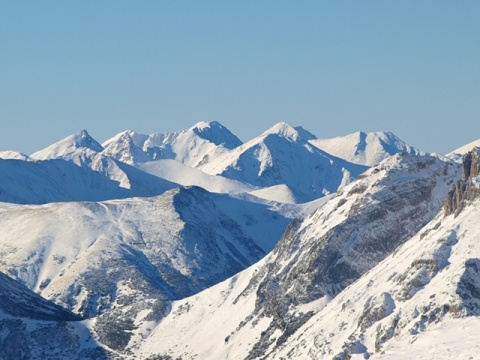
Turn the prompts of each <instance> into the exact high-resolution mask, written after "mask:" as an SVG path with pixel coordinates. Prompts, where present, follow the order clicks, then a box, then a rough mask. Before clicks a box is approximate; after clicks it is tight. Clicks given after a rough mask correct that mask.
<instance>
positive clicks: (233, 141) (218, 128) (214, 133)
mask: <svg viewBox="0 0 480 360" xmlns="http://www.w3.org/2000/svg"><path fill="white" fill-rule="evenodd" d="M190 130H191V131H193V132H194V133H195V134H196V135H197V136H199V137H201V138H202V139H204V140H208V141H210V142H212V143H214V144H215V145H223V146H224V147H225V148H227V149H234V148H236V147H237V146H240V145H242V142H241V141H240V139H239V138H238V137H236V136H235V135H234V134H233V133H232V132H231V131H230V130H228V129H227V128H226V127H225V126H223V125H222V124H220V123H219V122H218V121H210V122H206V121H200V122H199V123H197V124H195V125H194V126H192V127H191V128H190Z"/></svg>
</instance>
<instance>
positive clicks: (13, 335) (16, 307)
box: [0, 273, 109, 360]
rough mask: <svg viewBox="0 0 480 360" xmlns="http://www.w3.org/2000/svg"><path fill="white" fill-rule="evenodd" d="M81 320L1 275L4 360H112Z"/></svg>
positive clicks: (0, 350)
mask: <svg viewBox="0 0 480 360" xmlns="http://www.w3.org/2000/svg"><path fill="white" fill-rule="evenodd" d="M79 320H80V318H79V317H78V316H76V315H74V314H72V313H71V312H69V311H67V310H65V309H63V308H61V307H60V306H58V305H55V304H53V303H52V302H50V301H47V300H45V299H43V298H42V297H40V296H39V295H37V294H35V293H34V292H33V291H31V290H29V289H28V288H26V287H25V286H23V285H21V284H20V283H18V282H17V281H15V280H13V279H11V278H9V277H8V276H6V275H5V274H3V273H0V359H5V360H14V359H75V358H76V359H86V360H88V359H98V360H100V359H108V358H109V355H108V351H106V350H104V349H102V348H101V347H99V346H98V344H97V343H96V342H95V340H94V339H93V337H92V333H91V332H90V330H89V328H88V324H86V323H84V322H80V321H79Z"/></svg>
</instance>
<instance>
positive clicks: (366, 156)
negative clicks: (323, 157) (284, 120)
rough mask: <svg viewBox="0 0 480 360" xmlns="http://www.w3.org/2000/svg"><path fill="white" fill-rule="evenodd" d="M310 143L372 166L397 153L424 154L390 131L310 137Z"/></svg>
mask: <svg viewBox="0 0 480 360" xmlns="http://www.w3.org/2000/svg"><path fill="white" fill-rule="evenodd" d="M310 143H311V144H312V145H314V146H316V147H318V148H319V149H322V150H324V151H326V152H327V153H329V154H332V155H334V156H336V157H339V158H341V159H344V160H346V161H350V162H352V163H355V164H361V165H368V166H374V165H377V164H378V163H380V162H381V161H382V160H385V159H386V158H387V157H390V156H391V155H394V154H398V153H406V154H412V155H425V153H424V152H422V151H420V150H418V149H415V148H414V147H412V146H410V145H408V144H407V143H405V142H404V141H402V140H400V139H399V138H398V137H397V136H395V135H394V134H392V133H391V132H389V131H387V132H370V133H364V132H362V131H359V132H356V133H353V134H349V135H345V136H339V137H335V138H330V139H312V140H310Z"/></svg>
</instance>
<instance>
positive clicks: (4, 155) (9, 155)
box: [0, 150, 29, 160]
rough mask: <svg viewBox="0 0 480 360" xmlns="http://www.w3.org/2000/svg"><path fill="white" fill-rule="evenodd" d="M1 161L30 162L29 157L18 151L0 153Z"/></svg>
mask: <svg viewBox="0 0 480 360" xmlns="http://www.w3.org/2000/svg"><path fill="white" fill-rule="evenodd" d="M0 159H15V160H29V157H28V156H27V155H25V154H22V153H20V152H18V151H12V150H6V151H0Z"/></svg>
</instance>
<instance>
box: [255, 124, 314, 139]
mask: <svg viewBox="0 0 480 360" xmlns="http://www.w3.org/2000/svg"><path fill="white" fill-rule="evenodd" d="M268 135H279V136H281V137H284V138H287V139H290V140H292V141H294V142H296V141H308V140H313V139H316V136H315V135H313V134H312V133H310V132H308V131H307V130H305V129H304V128H303V127H301V126H296V127H293V126H291V125H289V124H287V123H285V122H283V121H281V122H278V123H276V124H275V125H273V126H272V127H271V128H270V129H268V130H266V131H265V132H264V133H263V134H262V135H261V136H268Z"/></svg>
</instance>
